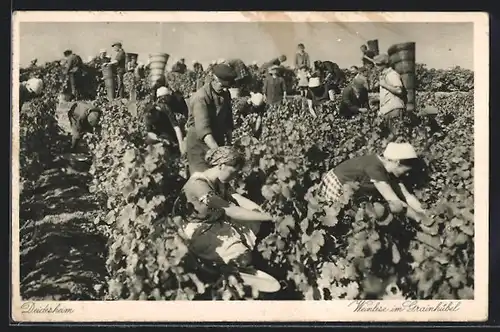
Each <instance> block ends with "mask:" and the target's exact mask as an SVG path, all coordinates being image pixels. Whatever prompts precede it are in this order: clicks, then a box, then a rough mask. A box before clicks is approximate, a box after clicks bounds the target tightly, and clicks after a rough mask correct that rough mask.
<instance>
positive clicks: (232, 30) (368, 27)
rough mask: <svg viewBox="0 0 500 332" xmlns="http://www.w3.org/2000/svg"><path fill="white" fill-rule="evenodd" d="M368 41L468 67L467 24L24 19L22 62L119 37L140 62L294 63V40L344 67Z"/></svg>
mask: <svg viewBox="0 0 500 332" xmlns="http://www.w3.org/2000/svg"><path fill="white" fill-rule="evenodd" d="M371 39H378V42H379V49H380V51H381V52H383V51H387V49H388V48H389V46H391V45H393V44H396V43H403V42H415V43H416V61H417V62H419V63H424V64H426V65H427V67H429V68H443V69H446V68H449V67H453V66H460V67H463V68H468V69H473V47H474V41H473V24H472V23H368V22H367V23H351V22H344V23H340V22H338V23H332V22H330V23H305V22H304V23H292V22H275V23H271V22H248V23H247V22H241V23H240V22H237V23H233V22H229V23H225V22H224V23H222V22H221V23H217V22H200V23H192V22H167V23H156V22H144V23H141V22H133V23H125V22H119V23H118V22H116V23H115V22H113V23H105V22H84V23H79V22H70V23H68V22H54V23H45V22H40V23H31V22H29V23H28V22H22V23H21V24H20V64H21V66H26V65H28V64H29V63H30V61H31V60H33V59H35V58H37V59H38V63H39V64H41V63H45V62H47V61H53V60H57V59H60V58H62V53H63V51H64V50H66V49H71V50H73V52H75V53H77V54H79V55H80V56H81V57H82V59H83V60H84V61H86V60H87V58H88V57H89V56H93V55H96V54H97V53H98V52H99V49H101V48H106V49H108V51H109V52H111V43H112V42H113V41H121V42H122V43H123V48H124V49H125V51H126V52H132V53H138V54H139V62H147V56H148V54H149V53H154V52H162V53H167V54H169V55H170V59H169V61H168V66H170V65H171V64H172V63H173V61H174V60H175V59H178V58H180V57H184V58H185V59H186V63H191V62H192V61H193V60H197V61H199V62H201V63H202V64H204V65H206V64H208V63H209V62H210V61H212V60H216V59H221V58H222V59H229V58H240V59H242V60H243V61H245V62H248V63H250V62H252V61H257V62H258V63H260V64H262V63H263V62H265V61H268V60H270V59H273V58H275V57H277V56H279V55H280V54H285V55H287V57H288V61H287V62H286V63H285V65H286V64H288V65H292V64H293V63H292V62H293V56H294V54H295V52H296V47H297V44H298V43H303V44H305V46H306V51H307V52H308V53H309V55H310V56H311V60H312V61H314V60H331V61H334V62H337V63H338V64H339V66H340V67H342V68H347V67H349V66H351V65H360V62H361V60H360V51H359V47H360V45H362V44H363V43H365V42H366V41H367V40H371Z"/></svg>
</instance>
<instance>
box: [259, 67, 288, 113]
mask: <svg viewBox="0 0 500 332" xmlns="http://www.w3.org/2000/svg"><path fill="white" fill-rule="evenodd" d="M278 70H279V67H278V66H272V67H270V68H269V74H270V76H267V77H266V78H265V79H264V87H263V91H262V92H263V94H264V96H265V101H266V103H268V104H269V105H277V104H280V103H282V102H283V100H285V99H286V83H285V80H284V79H283V77H280V76H279V74H278Z"/></svg>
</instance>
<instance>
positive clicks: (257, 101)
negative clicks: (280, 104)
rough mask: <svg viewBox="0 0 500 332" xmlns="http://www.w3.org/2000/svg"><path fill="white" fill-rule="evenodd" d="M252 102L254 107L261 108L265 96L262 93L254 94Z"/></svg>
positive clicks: (251, 98)
mask: <svg viewBox="0 0 500 332" xmlns="http://www.w3.org/2000/svg"><path fill="white" fill-rule="evenodd" d="M250 101H251V102H252V104H253V105H254V106H260V105H262V104H263V103H264V95H263V94H262V93H260V92H258V93H252V96H251V97H250Z"/></svg>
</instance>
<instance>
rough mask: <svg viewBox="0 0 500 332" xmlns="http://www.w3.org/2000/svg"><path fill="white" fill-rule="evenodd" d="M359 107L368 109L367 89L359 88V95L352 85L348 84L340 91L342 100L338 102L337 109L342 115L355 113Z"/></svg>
mask: <svg viewBox="0 0 500 332" xmlns="http://www.w3.org/2000/svg"><path fill="white" fill-rule="evenodd" d="M360 108H367V109H370V105H369V102H368V90H366V89H365V88H362V89H360V92H359V96H357V95H356V92H355V90H354V88H353V86H352V85H348V86H346V87H345V88H344V90H343V91H342V101H341V102H340V107H339V111H340V114H342V115H344V116H351V115H356V114H358V112H359V109H360Z"/></svg>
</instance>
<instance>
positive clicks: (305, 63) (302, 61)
mask: <svg viewBox="0 0 500 332" xmlns="http://www.w3.org/2000/svg"><path fill="white" fill-rule="evenodd" d="M305 49H306V48H305V46H304V44H302V43H300V44H299V45H297V53H296V54H295V68H296V69H298V70H300V69H301V68H306V69H308V68H311V58H310V57H309V53H307V52H306V51H305Z"/></svg>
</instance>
